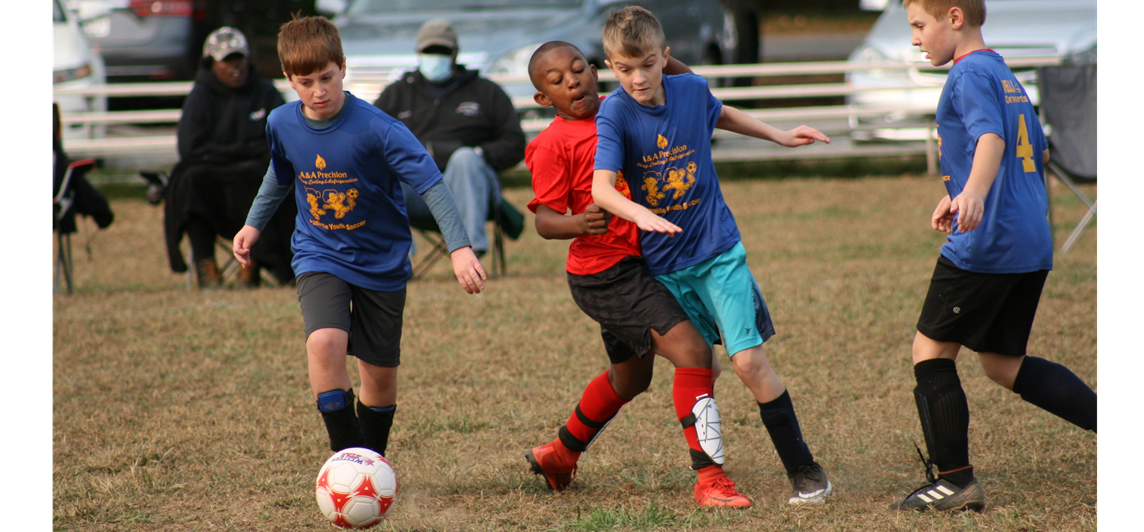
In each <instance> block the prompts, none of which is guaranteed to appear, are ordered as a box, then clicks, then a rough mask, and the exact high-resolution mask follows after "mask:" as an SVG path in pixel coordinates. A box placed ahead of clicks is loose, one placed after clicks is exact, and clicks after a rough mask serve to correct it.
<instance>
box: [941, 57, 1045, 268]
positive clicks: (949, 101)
mask: <svg viewBox="0 0 1144 532" xmlns="http://www.w3.org/2000/svg"><path fill="white" fill-rule="evenodd" d="M936 122H937V133H938V153H939V157H940V161H941V173H942V181H943V182H944V184H945V187H946V190H947V191H948V192H949V197H950V198H951V199H952V198H956V197H957V195H958V194H960V193H961V192H962V191H963V190H964V189H965V186H966V184H967V183H968V181H969V172H970V169H971V168H972V167H973V156H974V153H976V150H977V141H978V139H980V138H981V136H982V135H984V134H986V133H994V134H996V135H998V136H1000V137H1001V138H1002V139H1003V140H1004V141H1005V151H1004V154H1003V156H1002V158H1001V165H1000V168H999V169H998V171H997V177H996V178H995V179H994V181H993V185H992V187H991V188H990V189H989V193H988V195H987V196H986V197H985V212H984V214H983V216H982V219H981V223H980V225H979V226H978V227H976V228H975V229H973V230H972V231H969V232H960V231H958V230H957V223H956V219H955V221H954V232H953V234H951V235H949V237H948V238H947V241H946V243H945V245H943V246H942V249H941V254H942V255H943V256H944V257H946V258H947V259H949V260H950V261H952V262H953V263H954V265H956V266H957V267H958V268H961V269H963V270H967V271H972V272H978V273H1023V272H1031V271H1037V270H1050V269H1052V267H1053V239H1052V233H1051V232H1050V229H1049V223H1048V218H1047V215H1048V194H1047V193H1046V191H1045V174H1044V168H1043V166H1042V165H1043V162H1042V155H1041V154H1042V152H1043V151H1044V149H1045V148H1046V147H1047V146H1048V145H1047V143H1046V141H1045V135H1044V132H1043V131H1042V129H1041V123H1040V122H1039V121H1038V120H1037V114H1036V111H1035V110H1034V109H1033V105H1032V104H1031V103H1030V102H1029V97H1028V95H1027V94H1026V92H1025V88H1024V87H1022V86H1021V83H1020V82H1018V81H1017V79H1016V78H1015V77H1014V76H1013V73H1012V72H1011V71H1010V70H1009V67H1008V66H1007V65H1006V64H1005V61H1004V59H1002V58H1001V56H1000V55H998V54H997V53H996V52H994V51H992V50H978V51H975V52H971V53H969V54H967V55H965V56H962V57H961V58H958V59H957V61H956V62H955V63H954V65H953V67H952V68H950V71H949V77H948V78H947V79H946V83H945V87H944V88H943V89H942V93H941V99H940V100H939V102H938V108H937V117H936Z"/></svg>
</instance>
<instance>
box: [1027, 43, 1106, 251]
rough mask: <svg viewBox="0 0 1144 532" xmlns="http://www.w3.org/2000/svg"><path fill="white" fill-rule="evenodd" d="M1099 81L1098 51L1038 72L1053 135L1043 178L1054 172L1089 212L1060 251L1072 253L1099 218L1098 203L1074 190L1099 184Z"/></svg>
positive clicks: (1043, 110)
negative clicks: (1077, 243) (1088, 228)
mask: <svg viewBox="0 0 1144 532" xmlns="http://www.w3.org/2000/svg"><path fill="white" fill-rule="evenodd" d="M1096 80H1097V77H1096V54H1095V49H1094V50H1093V51H1092V53H1088V52H1086V53H1083V54H1079V55H1078V56H1075V57H1072V58H1069V60H1067V61H1066V63H1065V65H1063V66H1059V67H1042V68H1038V69H1037V85H1038V88H1039V89H1040V91H1039V92H1040V105H1041V114H1042V115H1043V116H1042V123H1044V124H1047V125H1048V126H1049V133H1050V134H1049V139H1048V140H1049V157H1050V159H1049V162H1048V164H1046V165H1045V167H1046V169H1047V170H1048V171H1049V172H1046V174H1045V179H1046V180H1047V179H1048V176H1049V174H1050V173H1051V175H1053V176H1054V177H1056V178H1057V180H1058V181H1060V182H1061V183H1064V185H1065V186H1067V187H1068V188H1069V190H1071V191H1072V193H1073V194H1075V195H1076V196H1077V197H1078V198H1080V200H1081V201H1082V202H1084V204H1085V206H1087V207H1088V212H1086V213H1085V214H1084V217H1082V218H1081V220H1080V223H1078V224H1077V226H1076V228H1075V229H1073V232H1072V234H1070V235H1069V237H1068V239H1066V240H1065V242H1064V244H1063V245H1062V246H1061V251H1062V252H1068V251H1069V250H1070V249H1072V247H1073V245H1075V244H1076V242H1077V240H1079V239H1080V236H1081V234H1082V233H1083V232H1084V230H1085V228H1086V227H1088V225H1089V224H1090V223H1091V222H1092V221H1093V219H1094V218H1096V201H1095V200H1090V199H1089V198H1088V197H1087V196H1086V195H1085V194H1084V193H1083V192H1081V190H1080V189H1079V188H1077V186H1076V182H1077V181H1080V182H1085V183H1095V182H1096ZM1047 184H1048V183H1046V185H1047ZM1050 215H1051V213H1050ZM1050 218H1051V216H1050Z"/></svg>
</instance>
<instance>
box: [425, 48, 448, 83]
mask: <svg viewBox="0 0 1144 532" xmlns="http://www.w3.org/2000/svg"><path fill="white" fill-rule="evenodd" d="M417 69H418V70H420V71H421V75H422V76H425V79H427V80H429V81H431V82H433V83H440V82H442V81H445V80H447V79H449V76H452V75H453V57H452V56H448V55H437V54H427V55H426V54H419V55H418V56H417Z"/></svg>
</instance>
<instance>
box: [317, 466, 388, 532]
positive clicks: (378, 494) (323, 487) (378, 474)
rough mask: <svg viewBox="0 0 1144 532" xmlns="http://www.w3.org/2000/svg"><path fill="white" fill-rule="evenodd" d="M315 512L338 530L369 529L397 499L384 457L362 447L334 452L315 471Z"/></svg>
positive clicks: (378, 521)
mask: <svg viewBox="0 0 1144 532" xmlns="http://www.w3.org/2000/svg"><path fill="white" fill-rule="evenodd" d="M314 490H315V496H316V497H317V499H318V509H319V510H321V511H322V515H324V516H326V519H329V520H330V522H331V523H333V524H334V525H335V526H339V527H341V528H359V529H361V528H370V527H372V526H374V525H376V524H378V523H380V522H381V520H382V519H385V514H386V513H388V512H389V507H390V506H391V505H392V504H393V499H394V498H395V497H397V475H395V474H394V473H393V466H391V465H389V462H388V461H387V460H386V459H385V457H383V456H381V455H380V454H377V453H376V452H374V451H371V450H369V449H365V448H362V447H351V448H349V449H344V450H342V451H339V452H336V453H334V455H333V456H331V457H330V459H329V460H326V463H325V464H323V465H322V469H321V471H318V480H317V482H316V483H315V486H314Z"/></svg>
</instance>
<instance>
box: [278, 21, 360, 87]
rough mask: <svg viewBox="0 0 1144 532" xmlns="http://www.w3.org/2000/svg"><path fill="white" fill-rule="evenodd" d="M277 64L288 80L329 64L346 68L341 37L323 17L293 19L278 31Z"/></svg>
mask: <svg viewBox="0 0 1144 532" xmlns="http://www.w3.org/2000/svg"><path fill="white" fill-rule="evenodd" d="M278 60H279V61H281V62H282V72H285V73H286V75H287V76H306V75H309V74H312V73H314V72H318V71H320V70H322V69H324V68H326V65H329V64H330V62H333V63H335V64H337V65H338V66H339V67H341V66H345V64H346V56H345V55H344V54H343V53H342V37H341V34H340V33H338V28H337V27H336V26H334V25H333V23H331V22H330V21H329V20H327V19H326V17H301V18H299V17H298V16H297V15H295V16H294V19H293V20H291V21H290V22H287V23H285V24H283V25H282V27H281V29H279V31H278Z"/></svg>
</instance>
